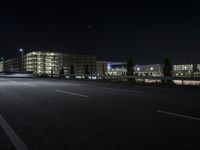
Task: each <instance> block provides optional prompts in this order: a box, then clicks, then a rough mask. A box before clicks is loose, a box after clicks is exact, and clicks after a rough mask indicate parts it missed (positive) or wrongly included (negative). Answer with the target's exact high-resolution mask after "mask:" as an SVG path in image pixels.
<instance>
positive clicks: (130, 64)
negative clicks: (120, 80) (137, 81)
mask: <svg viewBox="0 0 200 150" xmlns="http://www.w3.org/2000/svg"><path fill="white" fill-rule="evenodd" d="M133 73H134V70H133V59H132V57H129V58H128V60H127V75H133Z"/></svg>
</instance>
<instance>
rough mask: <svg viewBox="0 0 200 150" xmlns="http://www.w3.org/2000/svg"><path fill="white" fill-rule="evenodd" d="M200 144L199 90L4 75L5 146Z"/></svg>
mask: <svg viewBox="0 0 200 150" xmlns="http://www.w3.org/2000/svg"><path fill="white" fill-rule="evenodd" d="M16 149H17V150H80V149H81V150H104V149H105V150H112V149H113V150H118V149H119V150H133V149H136V150H147V149H154V150H156V149H160V150H171V149H176V150H178V149H188V150H191V149H192V150H199V149H200V89H199V88H186V87H172V88H169V87H162V86H150V85H149V86H134V85H125V84H119V83H105V82H91V81H71V80H56V79H34V78H33V79H31V78H0V150H16Z"/></svg>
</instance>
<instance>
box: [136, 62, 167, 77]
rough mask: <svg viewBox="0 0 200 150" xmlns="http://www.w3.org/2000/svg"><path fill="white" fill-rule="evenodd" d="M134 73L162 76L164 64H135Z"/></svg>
mask: <svg viewBox="0 0 200 150" xmlns="http://www.w3.org/2000/svg"><path fill="white" fill-rule="evenodd" d="M134 74H135V75H138V76H161V75H163V73H162V65H160V64H152V65H135V66H134Z"/></svg>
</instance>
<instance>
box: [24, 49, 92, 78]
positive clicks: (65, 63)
mask: <svg viewBox="0 0 200 150" xmlns="http://www.w3.org/2000/svg"><path fill="white" fill-rule="evenodd" d="M72 65H73V68H74V74H77V75H83V74H84V73H85V66H86V65H88V70H89V72H90V74H95V73H96V56H92V55H79V54H63V53H58V52H41V51H39V52H30V53H28V54H26V55H25V57H24V67H25V69H26V71H31V72H33V73H34V74H39V75H42V74H45V75H59V73H60V71H61V69H62V68H63V69H64V74H65V75H70V69H71V66H72Z"/></svg>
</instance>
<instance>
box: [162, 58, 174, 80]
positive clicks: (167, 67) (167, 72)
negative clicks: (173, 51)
mask: <svg viewBox="0 0 200 150" xmlns="http://www.w3.org/2000/svg"><path fill="white" fill-rule="evenodd" d="M172 70H173V67H172V64H171V60H170V59H169V58H165V60H164V66H163V74H164V76H165V77H170V76H172ZM162 82H166V83H172V82H173V81H172V80H163V81H162Z"/></svg>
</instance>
